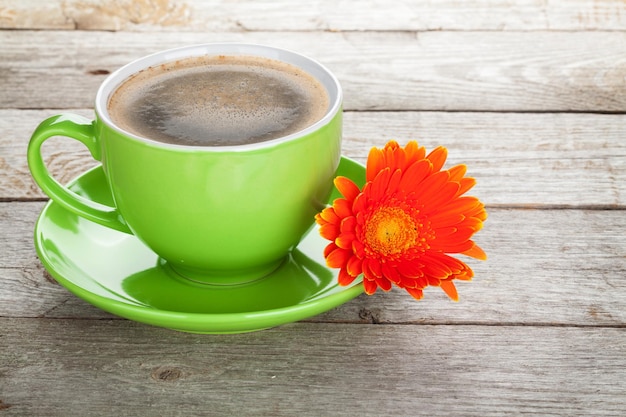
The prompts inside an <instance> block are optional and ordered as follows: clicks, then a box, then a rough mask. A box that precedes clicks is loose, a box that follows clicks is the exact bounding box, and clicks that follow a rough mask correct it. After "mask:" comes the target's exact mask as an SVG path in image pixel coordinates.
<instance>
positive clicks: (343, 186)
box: [334, 176, 361, 202]
mask: <svg viewBox="0 0 626 417" xmlns="http://www.w3.org/2000/svg"><path fill="white" fill-rule="evenodd" d="M334 182H335V187H337V189H338V190H339V192H340V193H341V194H342V195H343V196H344V197H345V198H346V200H348V201H349V202H353V201H354V199H355V198H356V196H357V195H359V194H360V193H361V190H360V189H359V187H357V185H356V184H355V183H354V182H352V180H350V179H349V178H346V177H341V176H339V177H337V178H335V181H334Z"/></svg>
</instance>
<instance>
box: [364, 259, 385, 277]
mask: <svg viewBox="0 0 626 417" xmlns="http://www.w3.org/2000/svg"><path fill="white" fill-rule="evenodd" d="M363 273H364V274H365V275H366V276H367V277H370V278H371V279H374V278H376V277H382V276H383V271H382V268H381V266H380V262H378V261H377V260H375V259H364V260H363Z"/></svg>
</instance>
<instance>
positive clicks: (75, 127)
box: [27, 114, 132, 233]
mask: <svg viewBox="0 0 626 417" xmlns="http://www.w3.org/2000/svg"><path fill="white" fill-rule="evenodd" d="M52 136H65V137H68V138H71V139H75V140H77V141H79V142H81V143H83V144H84V145H85V146H86V147H87V149H89V152H90V153H91V156H93V158H94V159H95V160H97V161H100V160H101V154H102V151H101V148H100V141H99V140H98V138H97V137H96V136H95V134H94V123H93V122H92V121H91V120H89V119H86V118H84V117H81V116H77V115H74V114H61V115H58V116H53V117H50V118H48V119H46V120H44V121H43V122H41V123H40V124H39V126H38V127H37V129H35V131H34V133H33V135H32V137H31V138H30V142H29V144H28V154H27V158H28V167H29V169H30V172H31V174H32V176H33V178H34V179H35V182H36V183H37V185H39V187H41V189H42V190H43V191H44V192H45V193H46V194H47V195H48V196H49V197H50V198H51V199H52V200H53V201H54V202H55V203H57V204H59V205H60V206H62V207H64V208H65V209H67V210H69V211H71V212H73V213H75V214H77V215H79V216H82V217H84V218H86V219H88V220H91V221H93V222H96V223H98V224H101V225H103V226H106V227H109V228H111V229H115V230H118V231H120V232H125V233H132V232H131V231H130V229H129V228H128V225H127V224H126V222H125V220H124V218H123V217H122V216H121V215H120V213H119V212H118V210H117V209H116V208H115V207H109V206H106V205H104V204H100V203H97V202H95V201H91V200H89V199H87V198H85V197H82V196H79V195H78V194H76V193H74V192H72V191H70V190H69V189H68V188H67V187H64V186H63V185H61V184H60V183H59V182H58V181H57V180H56V179H54V177H52V175H51V174H50V172H49V171H48V168H47V167H46V164H45V162H44V160H43V156H42V155H41V146H42V145H43V143H44V142H45V141H46V140H47V139H49V138H50V137H52Z"/></svg>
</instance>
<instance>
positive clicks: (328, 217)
mask: <svg viewBox="0 0 626 417" xmlns="http://www.w3.org/2000/svg"><path fill="white" fill-rule="evenodd" d="M315 219H316V220H317V222H318V223H320V220H323V221H325V222H328V223H339V220H340V219H339V216H337V214H336V213H335V210H334V209H333V208H332V207H326V208H325V209H324V210H322V211H321V212H320V213H318V214H317V215H316V216H315Z"/></svg>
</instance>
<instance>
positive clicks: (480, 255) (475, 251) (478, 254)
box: [461, 243, 487, 261]
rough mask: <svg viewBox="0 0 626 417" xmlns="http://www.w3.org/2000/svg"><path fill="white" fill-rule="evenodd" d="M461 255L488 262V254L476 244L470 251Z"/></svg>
mask: <svg viewBox="0 0 626 417" xmlns="http://www.w3.org/2000/svg"><path fill="white" fill-rule="evenodd" d="M461 253H462V254H463V255H467V256H471V257H472V258H476V259H480V260H481V261H486V260H487V254H486V253H485V251H484V250H482V249H481V248H480V246H478V245H477V244H475V243H474V245H473V246H472V247H471V248H470V249H468V250H466V251H463V252H461Z"/></svg>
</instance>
